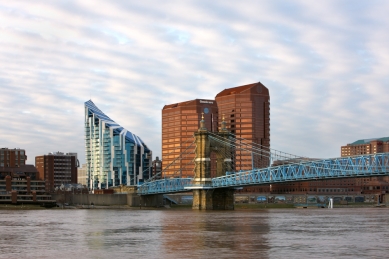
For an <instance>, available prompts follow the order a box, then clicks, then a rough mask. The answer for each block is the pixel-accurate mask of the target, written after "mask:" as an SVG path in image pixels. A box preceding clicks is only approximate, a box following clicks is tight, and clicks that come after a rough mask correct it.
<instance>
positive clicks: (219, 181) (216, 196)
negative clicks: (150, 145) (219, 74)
mask: <svg viewBox="0 0 389 259" xmlns="http://www.w3.org/2000/svg"><path fill="white" fill-rule="evenodd" d="M225 126H226V125H225V122H224V121H223V122H222V126H221V130H220V131H219V132H209V131H208V130H207V129H206V128H205V126H204V120H202V121H201V122H200V128H199V130H198V131H197V132H195V133H194V141H193V142H192V143H191V144H189V145H188V147H187V148H186V149H185V151H184V152H183V153H182V154H181V155H180V156H179V157H177V159H175V160H174V161H173V162H172V163H171V164H170V165H167V166H166V168H165V169H164V170H163V171H162V172H161V174H162V175H163V174H164V172H166V171H167V170H169V168H174V165H175V164H176V163H177V162H178V161H181V160H182V158H185V157H191V156H193V155H194V159H193V161H192V163H188V164H185V165H181V166H182V167H183V168H180V169H179V170H176V171H175V172H174V174H169V178H165V179H158V178H159V176H158V175H156V176H154V177H153V178H151V179H150V180H148V181H147V182H145V183H143V184H142V185H140V186H139V188H138V194H139V195H153V194H167V193H175V192H187V191H193V194H194V199H193V201H194V203H193V208H194V209H233V192H234V189H236V188H241V187H244V186H252V185H265V184H266V185H268V184H275V183H285V182H300V181H313V180H324V179H339V178H350V177H370V176H383V175H389V153H381V154H368V155H360V156H353V157H340V158H332V159H312V158H307V157H301V156H296V155H292V154H288V153H285V152H281V151H277V150H274V149H270V148H269V147H266V146H261V145H260V144H256V143H252V142H250V141H248V140H245V139H243V138H238V137H236V136H235V135H233V134H231V133H230V132H228V131H227V129H226V127H225ZM211 162H213V163H214V166H213V167H214V168H216V170H214V171H215V172H214V173H213V175H212V173H211V167H212V166H211ZM193 163H194V170H193V171H194V172H193V177H182V174H181V172H182V170H183V169H185V167H190V166H192V167H193ZM170 172H171V170H170Z"/></svg>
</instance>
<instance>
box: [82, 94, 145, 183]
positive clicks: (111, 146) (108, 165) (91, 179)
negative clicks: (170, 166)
mask: <svg viewBox="0 0 389 259" xmlns="http://www.w3.org/2000/svg"><path fill="white" fill-rule="evenodd" d="M85 149H86V170H87V182H88V188H90V189H91V190H94V189H106V188H108V187H111V186H118V185H138V184H140V183H142V182H143V181H144V180H146V179H148V178H149V177H150V174H151V161H152V158H151V157H152V152H151V150H150V149H149V148H148V147H147V146H146V144H145V143H144V142H143V141H142V140H141V139H140V138H139V137H138V136H136V135H135V134H133V133H131V132H130V131H127V130H126V129H124V128H123V127H121V126H120V125H119V124H117V123H116V122H114V121H113V120H111V119H110V118H109V117H108V116H107V115H105V114H104V113H103V112H102V111H101V110H100V109H99V108H97V106H96V105H95V104H94V103H93V102H92V101H91V100H89V101H87V102H85Z"/></svg>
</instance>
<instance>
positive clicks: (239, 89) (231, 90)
mask: <svg viewBox="0 0 389 259" xmlns="http://www.w3.org/2000/svg"><path fill="white" fill-rule="evenodd" d="M257 85H260V86H263V87H265V86H264V85H263V84H261V82H257V83H254V84H248V85H242V86H237V87H232V88H227V89H224V90H223V91H221V92H220V93H218V94H217V95H216V97H221V96H226V95H231V94H240V93H242V92H244V91H246V90H248V89H250V88H252V87H255V86H257ZM265 88H266V87H265Z"/></svg>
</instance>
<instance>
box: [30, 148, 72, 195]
mask: <svg viewBox="0 0 389 259" xmlns="http://www.w3.org/2000/svg"><path fill="white" fill-rule="evenodd" d="M77 166H78V161H77V154H76V153H62V152H50V153H49V154H47V155H42V156H36V157H35V167H36V168H37V170H38V172H39V176H38V178H39V180H46V190H47V191H50V192H51V191H53V190H54V188H55V187H58V186H60V185H62V184H68V183H77Z"/></svg>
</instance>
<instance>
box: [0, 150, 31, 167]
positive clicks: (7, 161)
mask: <svg viewBox="0 0 389 259" xmlns="http://www.w3.org/2000/svg"><path fill="white" fill-rule="evenodd" d="M26 160H27V155H26V151H25V150H24V149H20V148H14V149H10V148H1V149H0V167H15V166H16V167H17V166H23V165H25V164H26Z"/></svg>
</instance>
